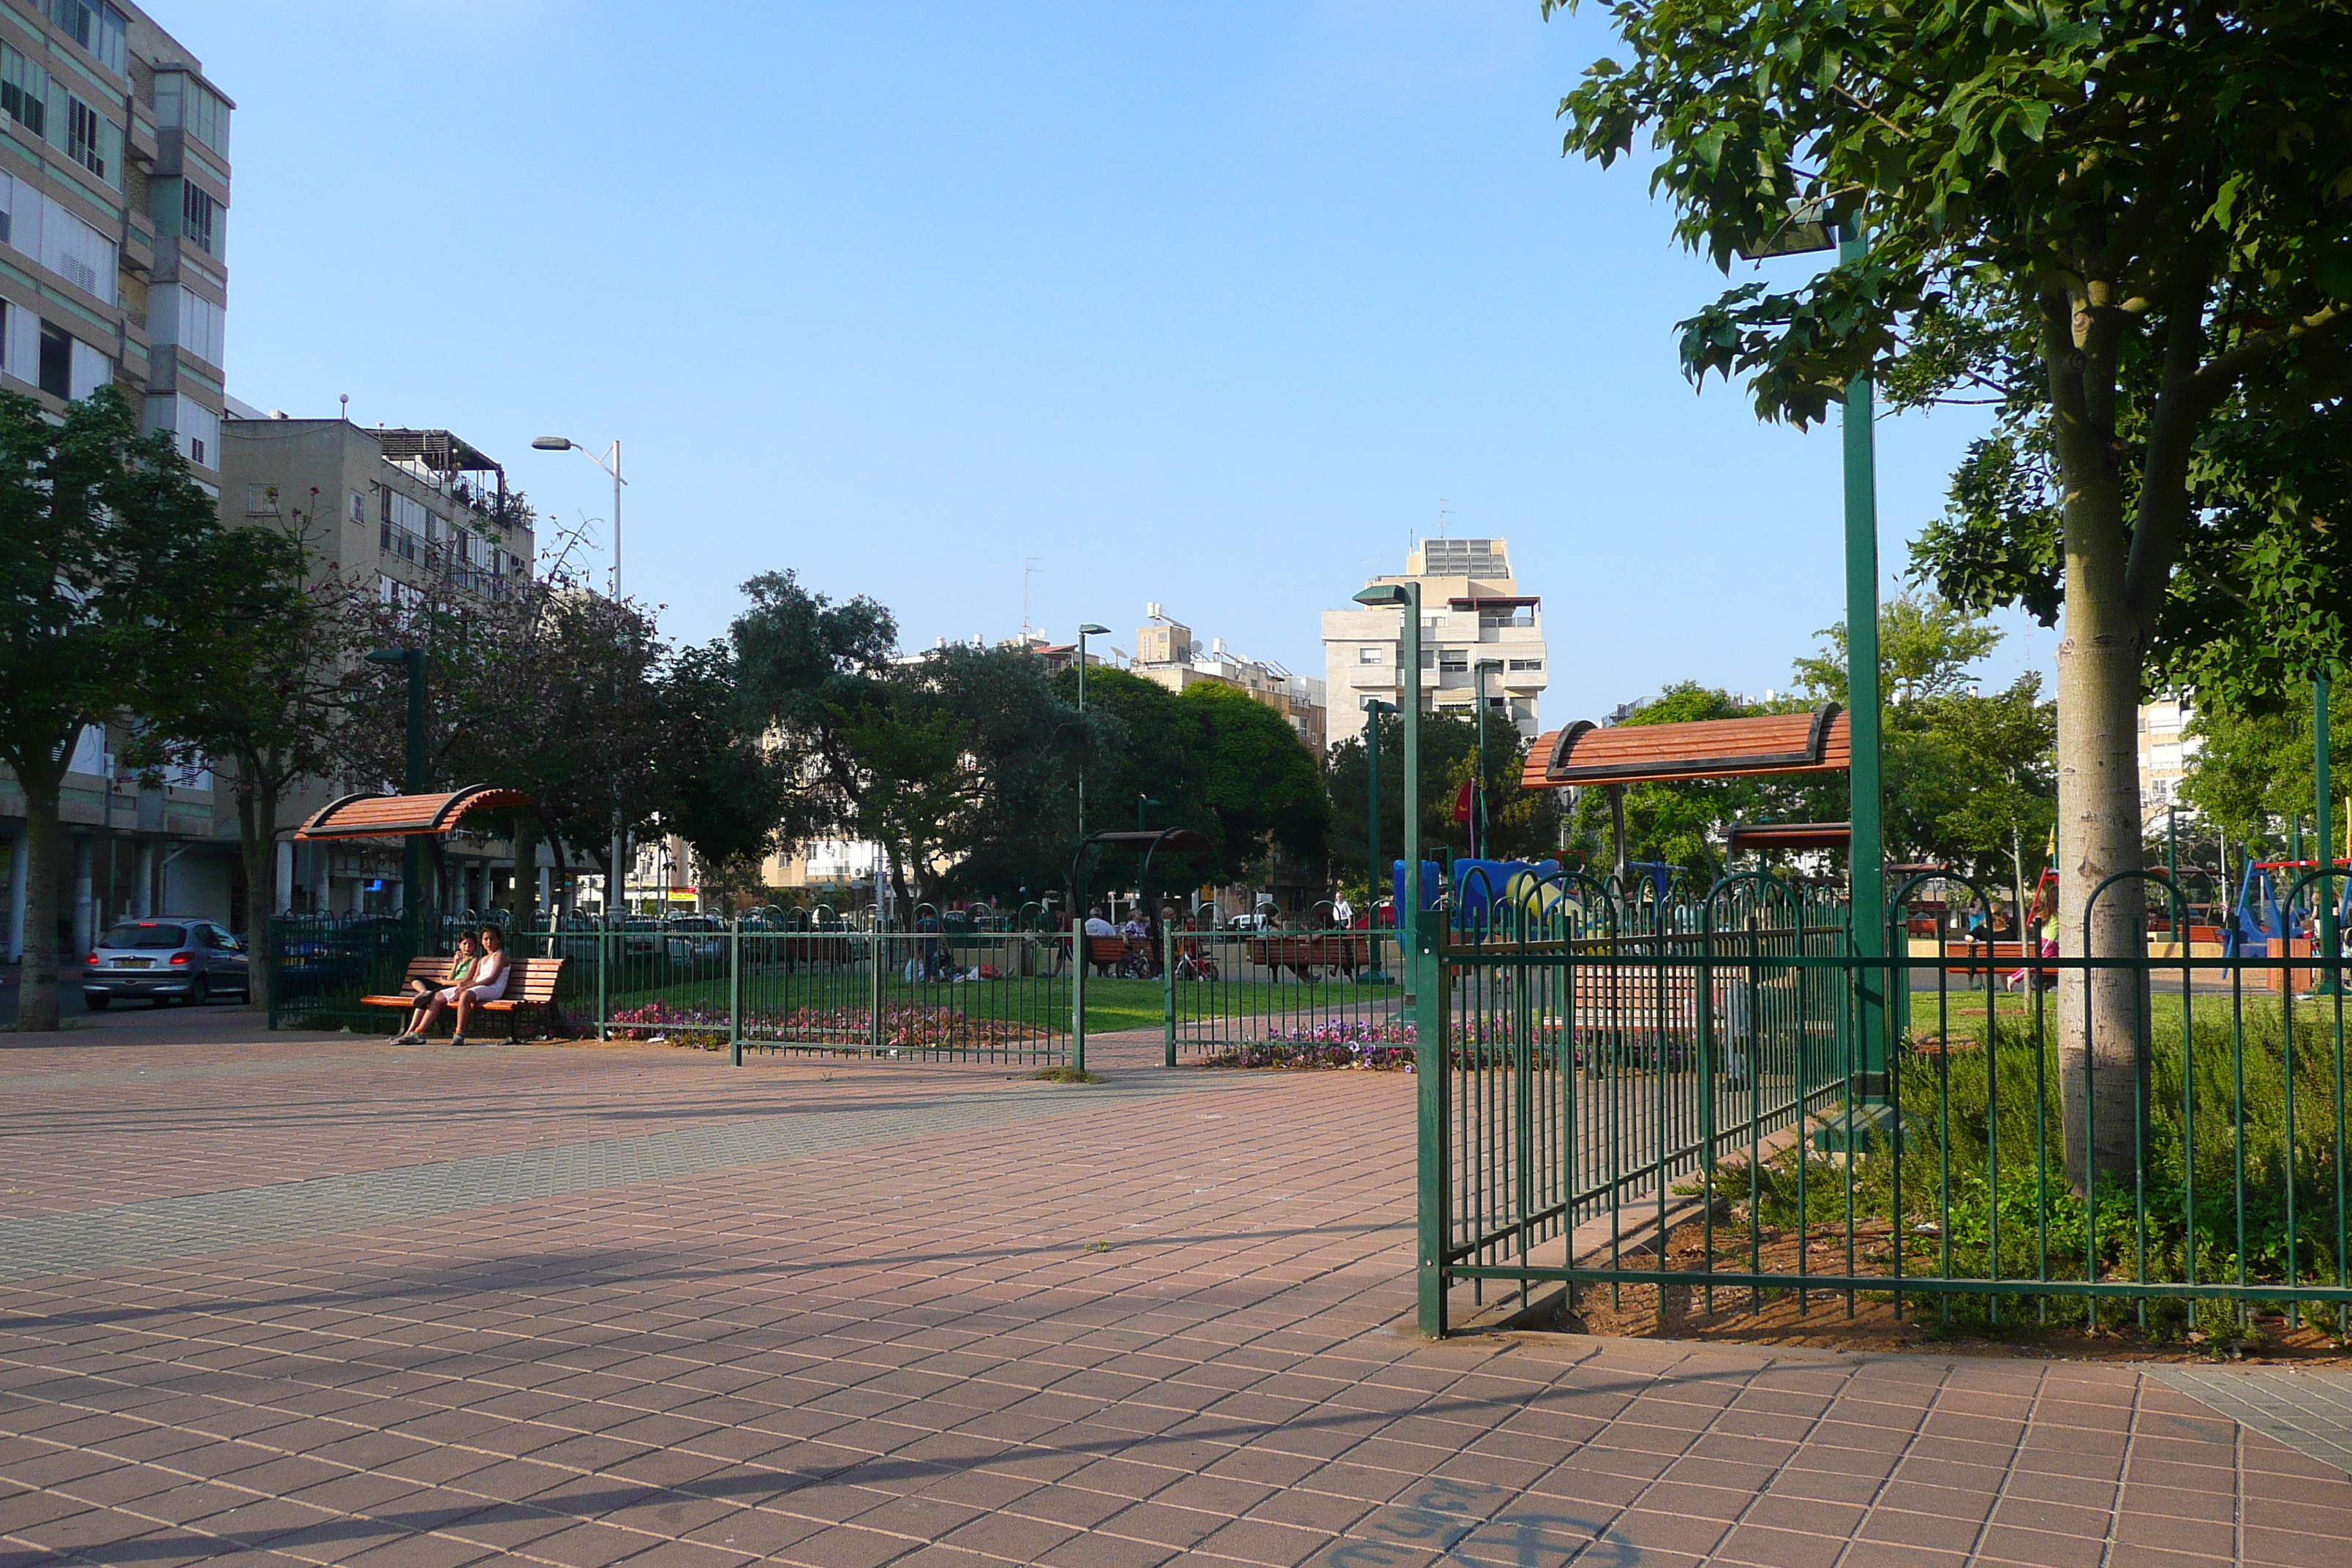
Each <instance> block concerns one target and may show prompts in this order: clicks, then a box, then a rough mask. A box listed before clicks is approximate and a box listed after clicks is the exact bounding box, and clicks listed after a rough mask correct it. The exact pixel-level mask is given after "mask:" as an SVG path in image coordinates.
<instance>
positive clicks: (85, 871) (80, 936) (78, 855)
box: [73, 834, 98, 960]
mask: <svg viewBox="0 0 2352 1568" xmlns="http://www.w3.org/2000/svg"><path fill="white" fill-rule="evenodd" d="M73 846H74V852H73V857H74V881H73V894H74V896H73V956H74V957H75V958H76V959H77V960H79V958H80V957H81V955H82V954H83V953H85V952H89V950H90V948H91V947H92V946H93V945H94V944H95V942H96V941H97V938H98V932H97V931H95V930H94V929H93V928H92V927H91V924H90V922H91V921H92V919H93V918H94V917H95V916H96V915H97V913H98V911H97V910H96V908H95V907H94V899H95V894H94V893H93V892H92V890H91V888H90V874H91V869H92V863H93V862H94V861H95V860H96V859H97V854H96V851H95V848H94V847H93V846H92V845H91V843H90V841H89V836H88V835H86V834H85V835H83V836H82V837H78V838H76V839H75V840H74V841H73Z"/></svg>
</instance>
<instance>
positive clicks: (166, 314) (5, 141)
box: [0, 0, 243, 961]
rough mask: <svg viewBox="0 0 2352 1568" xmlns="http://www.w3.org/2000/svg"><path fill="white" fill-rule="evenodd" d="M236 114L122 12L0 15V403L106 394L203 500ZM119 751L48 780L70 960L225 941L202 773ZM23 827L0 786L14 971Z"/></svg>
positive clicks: (26, 4) (221, 395) (88, 746)
mask: <svg viewBox="0 0 2352 1568" xmlns="http://www.w3.org/2000/svg"><path fill="white" fill-rule="evenodd" d="M235 107H236V106H235V105H234V104H233V103H232V102H231V101H230V100H229V98H228V96H227V95H226V93H223V92H222V91H221V90H220V89H219V88H217V87H216V86H215V85H214V84H213V83H212V82H211V81H210V80H209V79H206V77H205V71H204V67H203V65H202V63H201V62H199V61H198V60H197V58H195V56H194V55H193V54H192V53H190V52H189V50H188V49H187V48H186V47H184V45H182V44H181V43H180V42H179V41H178V40H177V39H175V38H173V37H172V36H171V35H170V34H168V33H166V32H164V31H163V29H162V28H161V27H159V26H156V25H155V23H154V22H153V21H152V20H150V19H149V18H148V16H146V15H145V14H144V13H143V12H142V11H140V10H139V9H138V8H137V7H136V6H135V5H115V4H109V3H108V0H0V388H5V390H7V391H10V392H14V393H17V394H20V395H26V396H29V397H32V398H34V399H35V400H36V401H37V402H39V403H40V404H41V405H43V406H44V407H45V408H47V410H48V411H49V412H50V413H51V414H53V415H62V413H63V412H64V409H65V405H66V404H67V403H68V401H70V400H72V399H76V398H81V397H87V396H89V395H90V394H91V393H93V392H95V391H97V390H98V389H99V388H100V387H101V386H105V385H109V384H112V385H114V386H116V387H119V388H120V389H121V391H122V392H123V394H124V395H126V396H127V397H129V398H130V399H131V403H132V405H134V406H136V407H139V408H141V409H142V418H143V420H144V422H145V425H146V426H147V428H149V429H151V430H167V431H169V432H171V434H172V437H173V440H174V441H175V442H176V443H177V444H178V446H179V448H180V451H181V453H182V454H183V455H184V457H186V458H187V459H188V462H189V463H190V464H191V465H192V467H193V468H194V472H195V477H196V479H198V481H199V482H201V483H203V484H204V485H205V486H206V488H207V489H214V490H215V491H216V490H217V489H218V485H219V464H220V461H221V452H220V423H221V413H222V409H223V406H224V401H225V399H226V392H227V387H226V375H225V373H224V370H223V363H222V362H223V358H224V355H225V353H226V351H225V348H224V339H225V335H226V319H227V303H228V268H227V265H226V254H227V244H228V206H229V118H230V114H231V111H232V110H234V109H235ZM123 739H124V734H123V731H121V727H120V726H113V727H110V729H108V730H105V731H100V730H91V731H87V732H85V733H84V734H83V736H82V737H81V741H80V743H79V746H78V747H77V749H76V751H75V754H74V757H73V759H72V762H71V763H70V765H69V772H68V774H67V777H66V787H65V794H64V799H63V802H62V808H61V809H62V813H63V816H64V826H65V831H66V835H67V847H68V853H69V856H70V862H69V867H70V868H69V873H68V885H67V887H66V889H64V891H65V899H64V905H65V908H66V909H67V910H68V918H69V920H70V921H71V930H70V932H69V935H70V938H71V940H72V942H74V943H75V945H77V946H80V945H82V944H85V943H86V942H88V941H89V938H90V936H91V935H92V934H93V933H94V931H95V929H96V928H97V927H98V926H99V925H100V923H102V922H103V921H107V920H110V919H112V918H113V917H115V916H117V915H121V914H137V913H151V912H157V911H168V912H172V913H177V914H194V915H203V916H205V917H208V918H211V919H214V920H218V921H224V922H226V923H229V924H231V925H236V924H239V923H241V920H242V913H243V910H242V903H241V900H239V898H238V897H237V888H236V884H237V881H238V876H239V874H238V870H237V865H236V829H235V816H234V812H233V810H232V809H231V807H230V805H229V804H228V803H227V802H226V800H222V799H216V797H215V791H214V788H213V779H212V775H211V773H210V771H209V770H207V769H202V768H197V769H191V770H189V771H187V772H185V773H181V774H178V775H175V776H174V777H173V779H172V780H171V781H168V782H167V783H166V784H163V786H161V787H153V788H150V787H142V785H141V784H140V783H139V781H138V780H136V779H135V778H130V777H126V776H124V775H123V774H122V773H121V772H120V770H118V769H117V768H116V767H115V766H114V764H113V758H114V756H115V754H116V752H117V751H118V749H119V747H120V744H121V742H122V740H123ZM24 816H25V803H24V796H23V795H22V794H21V793H19V792H18V791H17V790H16V787H15V784H14V782H13V781H12V780H8V779H6V778H5V776H0V856H5V866H6V870H5V881H6V887H7V918H6V921H5V928H6V929H5V944H0V945H5V952H6V956H7V957H8V958H9V959H10V960H12V961H13V960H15V959H16V958H18V957H20V956H21V955H22V954H23V952H24V925H25V913H24V911H25V902H26V894H27V889H26V882H25V846H24V839H23V835H24Z"/></svg>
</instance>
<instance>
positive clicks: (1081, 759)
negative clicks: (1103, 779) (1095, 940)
mask: <svg viewBox="0 0 2352 1568" xmlns="http://www.w3.org/2000/svg"><path fill="white" fill-rule="evenodd" d="M1109 635H1110V628H1109V627H1108V626H1097V625H1095V624H1094V622H1092V621H1082V622H1080V623H1079V624H1078V719H1079V721H1080V722H1079V726H1078V727H1079V731H1080V735H1079V743H1080V744H1081V745H1086V744H1087V737H1086V735H1085V733H1084V731H1085V729H1086V725H1085V720H1086V716H1087V638H1088V637H1108V636H1109ZM1087 749H1088V750H1092V747H1091V746H1089V747H1088V748H1087ZM1086 836H1087V759H1086V752H1080V753H1079V754H1078V837H1081V838H1084V837H1086ZM1072 913H1073V914H1074V915H1075V916H1076V918H1077V919H1079V920H1084V919H1085V918H1086V911H1085V910H1073V911H1072Z"/></svg>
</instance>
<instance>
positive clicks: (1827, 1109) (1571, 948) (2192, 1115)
mask: <svg viewBox="0 0 2352 1568" xmlns="http://www.w3.org/2000/svg"><path fill="white" fill-rule="evenodd" d="M2319 875H2326V874H2325V873H2321V874H2319ZM2335 875H2336V877H2337V878H2341V877H2342V876H2343V873H2341V872H2337V873H2335ZM1954 880H1955V882H1956V883H1957V879H1954ZM2137 880H2141V881H2145V882H2147V883H2149V884H2151V889H2150V890H2151V891H2152V892H2154V893H2156V894H2157V895H2158V897H2160V898H2169V897H2171V896H2172V895H2171V894H2170V893H2169V891H2168V889H2166V888H2164V887H2163V886H2162V885H2161V883H2162V879H2161V878H2160V877H2157V876H2142V877H2138V878H2137ZM1562 890H1563V892H1564V893H1566V894H1568V895H1570V896H1568V897H1563V898H1559V900H1557V907H1556V909H1555V910H1553V911H1552V912H1549V913H1546V914H1544V915H1542V916H1541V917H1540V918H1537V917H1535V916H1534V915H1532V914H1528V915H1526V916H1525V917H1524V918H1521V917H1515V918H1514V919H1512V920H1509V921H1505V922H1502V924H1501V925H1500V926H1499V927H1498V929H1497V930H1496V931H1493V932H1491V933H1488V932H1477V931H1471V932H1463V931H1451V930H1448V929H1447V928H1446V926H1445V925H1444V920H1443V917H1442V916H1437V917H1424V920H1423V924H1422V925H1421V927H1420V928H1418V929H1417V931H1416V932H1415V946H1416V952H1415V955H1414V962H1415V965H1416V969H1415V973H1416V975H1417V977H1418V980H1419V984H1418V986H1417V992H1418V994H1417V1000H1416V1007H1415V1012H1416V1016H1417V1022H1418V1024H1419V1026H1420V1034H1421V1037H1422V1038H1423V1041H1424V1042H1428V1048H1424V1050H1423V1058H1422V1063H1421V1083H1420V1086H1419V1087H1420V1093H1421V1105H1420V1113H1421V1121H1420V1131H1421V1167H1420V1184H1421V1203H1422V1208H1421V1226H1422V1235H1423V1245H1422V1248H1421V1255H1422V1256H1421V1267H1422V1276H1423V1279H1422V1293H1421V1302H1422V1323H1423V1328H1424V1330H1425V1331H1430V1332H1433V1333H1443V1332H1444V1331H1445V1329H1446V1327H1447V1323H1448V1321H1449V1318H1450V1317H1451V1316H1453V1315H1454V1314H1455V1313H1456V1312H1458V1310H1460V1309H1461V1308H1462V1307H1463V1306H1465V1305H1475V1304H1476V1303H1477V1302H1478V1301H1479V1300H1481V1298H1482V1297H1483V1295H1484V1293H1485V1291H1486V1289H1487V1288H1488V1287H1489V1286H1491V1285H1495V1284H1498V1283H1499V1284H1501V1285H1504V1286H1506V1287H1509V1288H1516V1289H1517V1291H1518V1292H1520V1294H1521V1296H1522V1299H1524V1296H1525V1292H1526V1291H1527V1290H1528V1288H1529V1287H1530V1286H1532V1285H1535V1284H1538V1283H1545V1282H1549V1283H1565V1284H1566V1285H1567V1286H1568V1287H1569V1288H1570V1291H1571V1294H1573V1293H1574V1292H1576V1291H1579V1290H1585V1289H1591V1288H1593V1287H1596V1286H1607V1287H1608V1288H1609V1290H1610V1296H1611V1300H1612V1303H1622V1300H1623V1296H1624V1292H1626V1291H1627V1290H1629V1289H1631V1290H1640V1291H1648V1292H1652V1293H1654V1295H1655V1297H1656V1299H1657V1300H1658V1301H1659V1302H1660V1304H1661V1310H1663V1308H1664V1301H1665V1300H1666V1293H1667V1292H1670V1291H1671V1292H1675V1293H1677V1294H1678V1295H1688V1296H1690V1297H1691V1298H1693V1299H1694V1300H1698V1301H1700V1302H1702V1303H1703V1305H1704V1309H1705V1310H1710V1311H1712V1310H1715V1309H1716V1306H1717V1296H1718V1294H1719V1293H1726V1292H1728V1293H1730V1294H1731V1296H1732V1297H1733V1299H1734V1300H1743V1301H1744V1302H1745V1304H1746V1306H1747V1307H1748V1309H1750V1310H1756V1309H1759V1308H1761V1307H1762V1306H1764V1305H1765V1304H1766V1303H1767V1302H1768V1301H1779V1300H1783V1299H1793V1304H1794V1306H1795V1307H1796V1309H1797V1310H1798V1311H1799V1312H1800V1313H1802V1312H1804V1311H1806V1310H1811V1309H1812V1308H1813V1307H1815V1306H1816V1305H1820V1306H1822V1307H1832V1306H1842V1307H1843V1310H1845V1311H1846V1312H1848V1313H1851V1312H1853V1311H1854V1310H1856V1308H1857V1305H1858V1304H1860V1303H1891V1304H1892V1306H1893V1309H1894V1310H1895V1312H1896V1313H1897V1314H1898V1315H1899V1314H1902V1313H1905V1312H1906V1311H1909V1310H1915V1309H1916V1308H1918V1307H1920V1306H1921V1305H1922V1304H1923V1302H1924V1303H1925V1304H1927V1306H1928V1307H1930V1308H1931V1310H1933V1311H1934V1312H1935V1313H1936V1314H1937V1317H1938V1318H1939V1319H1941V1320H1944V1321H1954V1320H1959V1321H1964V1322H1965V1323H1967V1324H1969V1325H1972V1326H1975V1325H1981V1326H1986V1327H1992V1328H1998V1327H2000V1326H2002V1325H2005V1324H2012V1325H2013V1324H2019V1323H2025V1324H2031V1325H2036V1326H2039V1325H2043V1324H2056V1325H2089V1324H2094V1323H2099V1324H2110V1325H2112V1324H2116V1323H2118V1322H2122V1321H2132V1322H2135V1323H2137V1324H2138V1325H2140V1326H2143V1327H2147V1328H2151V1329H2153V1330H2155V1331H2159V1332H2180V1333H2186V1332H2188V1331H2189V1330H2191V1329H2198V1328H2201V1329H2203V1330H2204V1331H2207V1332H2209V1333H2213V1334H2216V1335H2221V1334H2224V1333H2226V1332H2231V1331H2235V1330H2236V1328H2237V1327H2238V1326H2241V1325H2242V1324H2243V1322H2244V1321H2246V1319H2247V1318H2248V1316H2249V1314H2252V1313H2256V1312H2262V1313H2273V1314H2283V1315H2284V1319H2285V1321H2286V1322H2287V1323H2288V1324H2289V1325H2290V1326H2293V1325H2295V1324H2296V1323H2298V1322H2299V1321H2300V1320H2301V1319H2302V1318H2303V1317H2304V1316H2305V1315H2306V1314H2308V1313H2310V1312H2312V1311H2314V1310H2326V1316H2327V1317H2328V1318H2329V1319H2330V1320H2331V1321H2334V1322H2335V1323H2336V1331H2337V1332H2338V1333H2341V1332H2342V1331H2343V1330H2344V1329H2345V1328H2346V1327H2347V1326H2352V1265H2347V1256H2352V1252H2348V1251H2347V1202H2346V1199H2347V1175H2352V1170H2347V1139H2346V1122H2347V1096H2346V1083H2347V1058H2346V1040H2345V1006H2344V1000H2343V997H2342V994H2341V991H2340V988H2339V987H2337V986H2336V985H2335V984H2333V983H2332V982H2333V980H2334V975H2333V973H2332V970H2333V969H2334V967H2335V966H2334V965H2331V964H2330V963H2328V961H2327V959H2326V957H2324V956H2322V957H2313V956H2311V955H2308V954H2302V955H2281V956H2278V957H2275V958H2221V957H2215V956H2210V955H2204V956H2200V955H2195V954H2191V953H2189V952H2185V951H2182V952H2177V953H2174V954H2171V955H2168V956H2163V957H2153V958H2152V957H2149V956H2147V954H2146V952H2145V951H2142V952H2137V953H2134V954H2132V955H2128V956H2123V957H2097V958H2087V957H2082V956H2075V955H2053V956H2044V955H2042V954H2041V953H2040V952H2030V953H2028V954H2026V955H2022V956H2021V955H2019V953H2018V950H2017V949H2015V948H2014V947H2011V948H2010V949H2009V950H2007V952H2002V953H2001V954H2000V955H1999V956H1998V957H1996V956H1995V955H1994V953H1993V952H1990V951H1989V950H1988V949H1987V948H1986V947H1985V946H1984V945H1983V944H1973V945H1972V944H1969V943H1965V942H1952V941H1949V940H1948V938H1944V937H1938V938H1936V939H1934V940H1932V941H1927V940H1923V941H1920V942H1906V941H1905V940H1904V938H1903V935H1902V932H1903V926H1902V924H1901V922H1900V921H1890V922H1889V929H1890V936H1891V938H1892V940H1891V941H1890V942H1889V944H1888V953H1889V955H1888V956H1885V957H1883V958H1879V957H1874V958H1867V959H1865V958H1862V957H1858V956H1856V955H1855V953H1854V952H1853V946H1852V943H1851V942H1850V941H1849V939H1848V935H1847V931H1846V929H1845V927H1844V925H1843V922H1842V921H1837V920H1833V919H1830V918H1827V917H1829V916H1831V915H1832V914H1833V913H1836V912H1838V911H1836V910H1835V909H1834V906H1832V905H1828V904H1822V903H1812V904H1810V905H1809V904H1808V903H1807V902H1806V901H1805V900H1803V899H1802V898H1801V897H1799V896H1797V895H1795V894H1794V893H1792V892H1782V891H1779V890H1776V889H1772V888H1771V887H1769V885H1767V884H1765V883H1764V882H1763V881H1762V880H1761V879H1748V882H1747V883H1746V885H1743V886H1718V888H1717V890H1716V892H1715V894H1714V895H1713V896H1712V897H1711V898H1710V899H1709V900H1707V902H1706V904H1703V905H1699V906H1694V907H1686V908H1680V907H1671V906H1656V905H1652V906H1650V907H1648V908H1647V909H1646V910H1628V909H1626V908H1624V907H1623V906H1622V905H1621V904H1619V903H1617V902H1616V901H1615V900H1613V898H1612V896H1611V893H1612V891H1613V890H1612V889H1589V890H1588V889H1568V888H1565V887H1564V888H1563V889H1562ZM2110 890H2111V889H2109V888H2107V887H2105V886H2103V887H2102V888H2101V889H2097V890H2095V893H2094V895H2093V902H2094V904H2095V903H2096V902H2097V900H2098V899H2099V898H2101V897H2103V896H2106V895H2107V894H2108V893H2109V892H2110ZM2086 923H2087V922H2086ZM2087 945H2088V944H2087V942H2085V943H2084V946H2087ZM2079 951H2080V950H2079V949H2078V950H2077V952H2079ZM2070 969H2072V970H2077V971H2084V972H2088V973H2089V974H2090V979H2089V981H2088V984H2094V985H2106V986H2108V987H2109V988H2110V989H2111V990H2113V991H2114V992H2115V994H2116V996H2120V997H2121V998H2122V1003H2121V1006H2122V1014H2121V1016H2122V1017H2123V1019H2124V1022H2125V1027H2124V1029H2123V1030H2122V1032H2120V1033H2113V1032H2111V1034H2110V1036H2109V1037H2105V1038H2103V1039H2102V1040H2101V1041H2100V1042H2099V1043H2098V1044H2097V1045H2096V1047H2095V1048H2092V1049H2088V1050H2084V1051H2081V1052H2074V1051H2063V1050H2062V1049H2061V1045H2060V1034H2059V1030H2058V1027H2057V1019H2056V1018H2055V1017H2054V1016H2053V1014H2054V1011H2055V1009H2054V1002H2053V991H2054V986H2053V984H2052V983H2051V981H2050V980H2049V979H2048V978H2047V976H2049V975H2053V974H2055V973H2063V972H2064V971H2066V970H2070ZM2314 992H2315V994H2314ZM1873 994H1876V995H1881V996H1884V997H1885V999H1886V1003H1887V1006H1886V1017H1887V1026H1886V1043H1885V1050H1884V1058H1883V1060H1879V1061H1873V1060H1868V1059H1865V1058H1866V1057H1868V1056H1869V1055H1870V1054H1871V1047H1870V1046H1869V1045H1868V1043H1867V1039H1866V1036H1865V1033H1864V1026H1863V1023H1864V1014H1863V1009H1864V1005H1865V999H1866V998H1867V997H1869V996H1871V995H1873ZM2112 1005H2113V1004H2112V1002H2111V1009H2112ZM1465 1298H1466V1301H1465V1300H1464V1299H1465Z"/></svg>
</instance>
